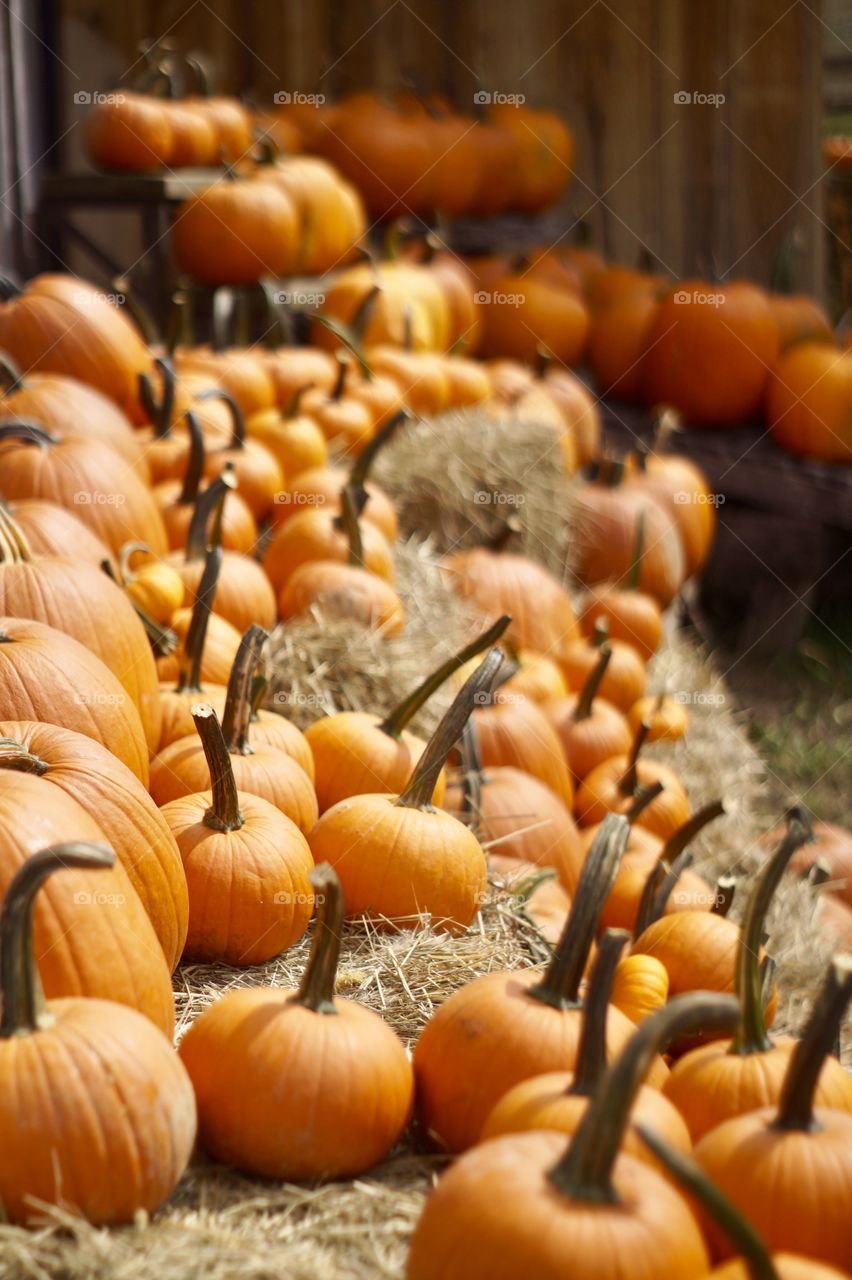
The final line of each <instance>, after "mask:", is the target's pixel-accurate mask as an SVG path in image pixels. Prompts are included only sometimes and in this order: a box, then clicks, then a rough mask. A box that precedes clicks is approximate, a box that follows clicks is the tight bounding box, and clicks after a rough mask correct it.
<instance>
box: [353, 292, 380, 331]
mask: <svg viewBox="0 0 852 1280" xmlns="http://www.w3.org/2000/svg"><path fill="white" fill-rule="evenodd" d="M381 292H382V289H381V285H378V284H374V285H372V287H371V288H370V289H369V290H368V291H367V292H366V293H365V294H364V296H363V298H362V299H361V301H360V302H359V303H358V306H357V307H356V308H355V311H354V313H353V315H352V319H351V320H350V322H349V328H350V329H351V331H352V334H353V336H354V338H355V342H356V343H357V345H358V346H359V347H361V346H363V343H364V334H365V333H366V332H367V326H368V325H369V323H370V320H371V318H372V315H373V312H374V311H375V309H376V303H377V302H378V300H379V295H380V294H381Z"/></svg>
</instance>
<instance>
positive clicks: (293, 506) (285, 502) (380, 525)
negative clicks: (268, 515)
mask: <svg viewBox="0 0 852 1280" xmlns="http://www.w3.org/2000/svg"><path fill="white" fill-rule="evenodd" d="M287 478H288V484H287V488H286V490H285V492H284V493H283V494H282V495H281V498H282V501H280V502H278V503H276V506H275V510H274V511H273V513H272V521H273V524H275V525H277V526H280V525H282V524H286V523H287V521H288V520H290V519H291V518H292V517H293V516H295V515H296V514H297V513H298V512H299V511H300V510H303V509H304V508H305V507H326V506H327V507H330V508H331V510H332V511H333V512H334V514H335V515H338V514H339V512H340V509H341V504H340V493H341V490H342V489H343V487H344V485H346V484H347V483H348V480H349V473H348V472H347V471H345V470H344V469H343V467H311V469H310V470H309V471H303V472H301V474H300V475H298V476H296V478H295V479H292V478H291V476H290V473H289V472H287ZM291 481H292V482H291ZM364 488H365V489H366V491H367V502H366V504H365V506H364V510H363V511H362V512H361V517H360V518H361V519H362V520H365V521H367V523H368V524H374V525H375V526H376V528H377V529H378V530H379V532H380V533H383V534H384V535H385V538H386V539H387V541H388V542H394V541H395V540H396V536H397V534H398V533H399V520H398V518H397V514H396V511H395V509H394V506H393V503H392V502H391V500H390V498H389V497H388V496H387V494H386V493H385V492H384V490H383V489H380V488H379V486H378V485H376V484H373V482H372V480H368V481H367V482H366V484H365V485H364Z"/></svg>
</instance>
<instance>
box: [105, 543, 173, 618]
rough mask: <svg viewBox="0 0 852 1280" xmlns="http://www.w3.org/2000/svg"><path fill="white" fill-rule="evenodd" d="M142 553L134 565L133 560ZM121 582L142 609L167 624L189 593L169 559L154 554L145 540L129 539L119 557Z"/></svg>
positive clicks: (134, 602)
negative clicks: (135, 540) (157, 557)
mask: <svg viewBox="0 0 852 1280" xmlns="http://www.w3.org/2000/svg"><path fill="white" fill-rule="evenodd" d="M137 556H142V557H143V559H142V560H141V561H139V560H137V562H136V565H135V566H134V567H133V568H131V565H130V561H131V560H134V559H136V557H137ZM118 567H119V574H120V581H121V585H122V587H123V588H124V591H125V594H126V595H128V596H129V597H130V600H131V601H132V602H133V604H134V605H136V607H137V608H138V609H141V611H142V612H143V613H144V614H146V615H147V617H149V618H152V619H153V620H154V622H157V623H159V624H160V626H162V627H167V626H168V625H169V623H170V622H171V620H172V618H173V617H174V615H175V614H176V613H177V611H178V609H180V608H181V606H182V605H183V602H184V597H185V595H186V592H185V589H184V585H183V581H182V579H181V576H180V574H179V573H177V572H176V571H175V570H174V569H173V568H172V567H171V565H168V564H166V562H165V560H157V559H156V557H154V556H152V555H151V553H150V551H149V550H148V548H147V547H146V546H145V543H144V542H126V543H125V544H124V546H123V547H122V548H121V553H120V555H119V557H118Z"/></svg>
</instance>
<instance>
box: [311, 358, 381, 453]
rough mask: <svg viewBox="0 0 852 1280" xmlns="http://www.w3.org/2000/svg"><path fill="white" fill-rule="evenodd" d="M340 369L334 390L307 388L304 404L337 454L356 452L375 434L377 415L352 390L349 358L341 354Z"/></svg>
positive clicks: (338, 367) (338, 364)
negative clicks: (309, 389)
mask: <svg viewBox="0 0 852 1280" xmlns="http://www.w3.org/2000/svg"><path fill="white" fill-rule="evenodd" d="M337 369H338V373H337V379H336V381H335V384H334V386H333V387H332V388H331V390H330V391H328V392H326V391H321V390H318V389H317V390H312V391H308V392H306V393H305V396H304V398H303V400H302V405H303V407H304V410H305V412H306V413H309V414H310V415H311V417H312V418H313V419H314V421H315V422H316V423H317V425H318V426H319V428H320V430H321V431H322V433H323V435H324V436H325V438H326V441H327V442H328V447H329V450H330V451H331V452H332V453H333V454H340V455H343V456H344V457H345V456H354V455H357V454H358V453H360V451H361V450H362V449H363V448H364V446H365V445H366V444H367V443H368V442H369V441H370V439H371V438H372V436H373V434H374V432H375V429H376V418H375V417H374V415H373V413H372V412H371V411H370V409H369V408H368V407H367V405H366V404H365V403H364V402H363V401H362V400H356V399H354V398H353V397H352V396H350V395H349V394H348V391H347V386H346V375H347V372H348V370H349V362H348V361H347V360H346V359H345V358H344V357H342V356H340V355H338V358H337Z"/></svg>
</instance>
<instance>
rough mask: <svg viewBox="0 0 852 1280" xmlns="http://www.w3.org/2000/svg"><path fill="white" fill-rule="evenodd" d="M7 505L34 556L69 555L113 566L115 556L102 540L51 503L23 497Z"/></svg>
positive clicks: (69, 514)
mask: <svg viewBox="0 0 852 1280" xmlns="http://www.w3.org/2000/svg"><path fill="white" fill-rule="evenodd" d="M7 505H8V507H9V510H10V511H11V513H12V515H13V516H14V517H15V523H16V524H17V525H18V528H19V529H20V530H21V532H22V533H23V535H24V537H25V538H26V540H27V542H28V543H29V545H30V550H31V551H32V552H33V553H34V554H35V555H37V556H54V555H55V556H71V557H72V558H73V559H75V560H85V561H86V563H87V564H94V565H97V566H98V567H99V568H100V566H101V565H102V564H103V562H104V560H108V561H109V562H110V564H112V565H113V566H114V565H115V557H114V556H113V553H112V551H110V549H109V547H108V546H107V544H106V543H105V542H104V541H103V539H101V538H99V537H98V535H97V534H96V533H94V532H93V531H92V530H91V529H89V528H88V527H87V526H86V525H85V524H83V522H82V520H78V519H77V517H76V516H75V515H72V513H71V512H70V511H66V510H65V508H64V507H60V506H58V505H57V504H56V503H55V502H42V501H41V499H39V498H24V499H23V500H22V501H20V502H10V503H8V504H7Z"/></svg>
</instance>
